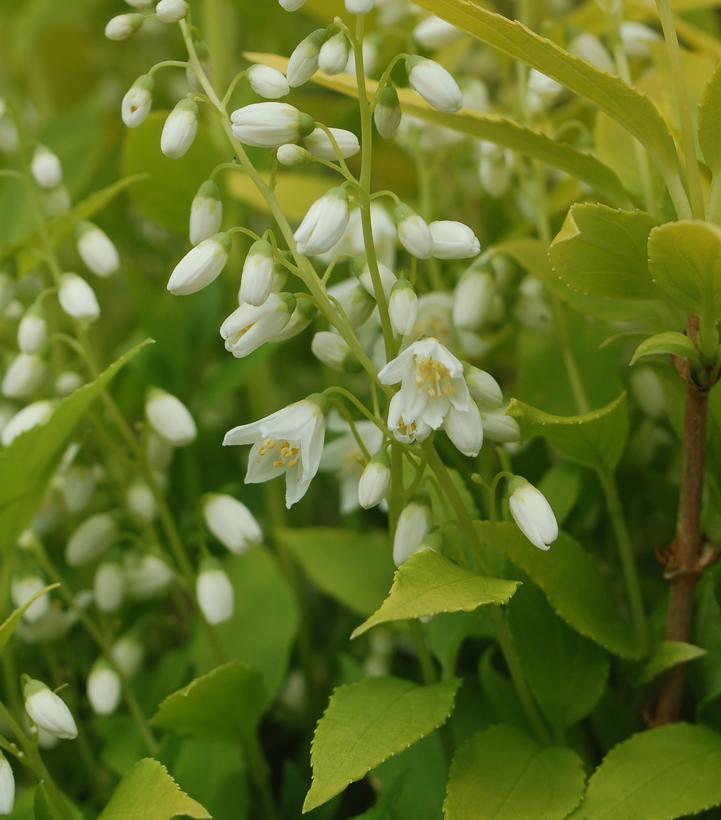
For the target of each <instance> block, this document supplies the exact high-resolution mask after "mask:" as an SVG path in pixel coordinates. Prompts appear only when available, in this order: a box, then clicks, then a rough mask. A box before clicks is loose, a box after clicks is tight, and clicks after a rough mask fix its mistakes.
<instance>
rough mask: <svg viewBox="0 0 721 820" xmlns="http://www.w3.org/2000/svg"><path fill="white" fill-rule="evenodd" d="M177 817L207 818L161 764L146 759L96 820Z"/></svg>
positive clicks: (114, 794)
mask: <svg viewBox="0 0 721 820" xmlns="http://www.w3.org/2000/svg"><path fill="white" fill-rule="evenodd" d="M179 815H182V816H184V817H186V816H187V817H192V818H194V819H196V820H203V818H209V817H210V815H209V814H208V812H207V811H206V810H205V809H204V808H203V807H202V806H201V805H200V803H197V802H196V801H195V800H193V799H192V798H191V797H188V795H187V794H185V792H184V791H182V789H181V788H180V787H179V786H178V784H177V783H176V782H175V781H174V780H173V778H172V777H171V776H170V775H169V774H168V771H167V769H166V768H165V766H163V764H162V763H158V761H157V760H153V759H152V758H151V757H145V758H143V759H142V760H139V761H138V762H137V763H136V764H135V765H134V766H133V767H132V768H131V769H130V770H129V771H127V772H126V773H125V775H124V776H123V779H122V780H121V781H120V783H118V785H117V787H116V788H115V791H114V792H113V795H112V797H111V798H110V802H109V803H108V805H107V806H106V807H105V808H104V809H103V811H102V812H101V814H100V817H99V818H98V820H170V818H172V817H178V816H179Z"/></svg>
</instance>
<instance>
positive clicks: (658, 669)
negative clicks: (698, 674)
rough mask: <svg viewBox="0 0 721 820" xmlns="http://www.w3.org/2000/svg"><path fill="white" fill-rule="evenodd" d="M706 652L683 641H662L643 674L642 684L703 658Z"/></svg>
mask: <svg viewBox="0 0 721 820" xmlns="http://www.w3.org/2000/svg"><path fill="white" fill-rule="evenodd" d="M705 654H706V650H705V649H702V648H701V647H700V646H694V645H693V644H691V643H684V642H683V641H662V642H661V643H660V644H659V645H658V646H657V647H656V648H655V649H654V651H653V654H652V655H651V657H650V658H649V659H648V661H647V662H646V665H645V666H644V668H643V672H642V673H641V678H640V683H651V681H652V680H655V679H656V678H657V677H658V676H659V675H662V674H663V673H664V672H665V671H666V670H667V669H671V668H672V667H674V666H677V665H678V664H679V663H688V662H689V661H693V660H696V658H702V657H703V656H704V655H705Z"/></svg>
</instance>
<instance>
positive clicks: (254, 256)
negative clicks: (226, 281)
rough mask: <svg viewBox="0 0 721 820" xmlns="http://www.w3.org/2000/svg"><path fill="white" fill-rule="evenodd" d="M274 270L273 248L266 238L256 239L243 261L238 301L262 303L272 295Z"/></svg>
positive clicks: (253, 303)
mask: <svg viewBox="0 0 721 820" xmlns="http://www.w3.org/2000/svg"><path fill="white" fill-rule="evenodd" d="M274 270H275V265H274V263H273V248H272V247H271V245H270V243H269V242H267V241H266V240H265V239H258V240H256V241H255V242H254V243H253V244H252V245H251V246H250V250H249V251H248V255H247V256H246V257H245V262H244V263H243V272H242V274H241V277H240V291H239V293H238V301H239V302H241V303H242V302H247V303H248V304H249V305H256V306H259V305H262V304H263V302H265V300H266V299H267V298H268V296H269V295H270V291H271V286H272V284H273V272H274Z"/></svg>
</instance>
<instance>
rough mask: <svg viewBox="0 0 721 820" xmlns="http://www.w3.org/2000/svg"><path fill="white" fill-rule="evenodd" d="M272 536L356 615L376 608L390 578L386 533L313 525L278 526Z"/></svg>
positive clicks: (323, 587)
mask: <svg viewBox="0 0 721 820" xmlns="http://www.w3.org/2000/svg"><path fill="white" fill-rule="evenodd" d="M275 537H276V538H277V540H278V541H279V543H281V544H282V545H283V547H284V548H285V549H287V550H289V551H290V552H291V553H292V555H293V557H294V558H295V559H296V560H297V561H298V563H299V564H300V565H301V567H303V570H304V571H305V573H306V574H307V575H308V577H309V578H310V580H311V581H312V582H313V583H314V584H315V585H316V586H317V587H318V589H321V590H323V592H325V593H326V594H328V595H330V596H331V597H332V598H335V599H336V600H337V601H340V603H342V604H343V605H344V606H347V607H349V608H350V609H352V610H353V611H354V612H357V613H358V614H359V615H370V614H371V612H375V610H376V609H378V607H379V606H380V604H381V602H382V601H383V598H384V597H385V595H386V592H387V591H388V587H389V586H390V584H391V579H392V577H393V559H392V557H391V549H390V546H389V544H388V536H387V534H386V533H384V532H373V531H369V532H352V531H349V530H344V529H331V528H330V527H313V528H307V529H300V528H299V529H279V530H276V531H275Z"/></svg>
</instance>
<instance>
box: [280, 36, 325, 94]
mask: <svg viewBox="0 0 721 820" xmlns="http://www.w3.org/2000/svg"><path fill="white" fill-rule="evenodd" d="M327 38H328V32H327V31H326V29H324V28H319V29H316V31H314V32H312V33H311V34H309V35H308V36H307V37H306V38H305V39H304V40H301V41H300V43H298V45H297V46H296V47H295V48H294V49H293V53H292V54H291V55H290V57H289V59H288V69H287V71H286V75H287V77H288V85H290V87H291V88H298V86H301V85H303V84H304V83H307V82H308V80H310V78H311V77H312V76H313V75H314V74H315V72H316V71H317V70H318V59H319V56H320V48H321V46H322V45H323V43H324V42H325V41H326V39H327Z"/></svg>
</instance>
